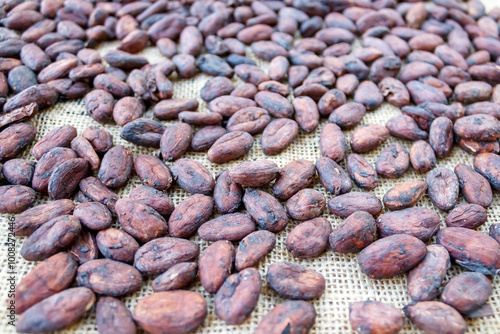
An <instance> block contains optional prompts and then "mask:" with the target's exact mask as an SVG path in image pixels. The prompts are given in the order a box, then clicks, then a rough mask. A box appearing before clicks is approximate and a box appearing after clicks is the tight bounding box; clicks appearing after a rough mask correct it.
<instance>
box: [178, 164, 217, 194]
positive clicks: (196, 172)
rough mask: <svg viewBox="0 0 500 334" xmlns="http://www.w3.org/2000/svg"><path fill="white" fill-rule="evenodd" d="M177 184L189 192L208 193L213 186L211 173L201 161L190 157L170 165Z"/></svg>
mask: <svg viewBox="0 0 500 334" xmlns="http://www.w3.org/2000/svg"><path fill="white" fill-rule="evenodd" d="M172 175H173V177H174V179H175V181H176V182H177V184H178V185H179V186H180V187H181V188H183V189H184V190H186V191H187V192H189V193H191V194H203V195H210V194H211V193H212V192H213V190H214V187H215V180H214V178H213V176H212V174H211V173H210V172H209V171H208V169H206V168H205V167H204V166H203V165H202V164H201V163H199V162H197V161H195V160H192V159H187V158H183V159H179V160H177V161H176V162H175V163H174V165H173V166H172Z"/></svg>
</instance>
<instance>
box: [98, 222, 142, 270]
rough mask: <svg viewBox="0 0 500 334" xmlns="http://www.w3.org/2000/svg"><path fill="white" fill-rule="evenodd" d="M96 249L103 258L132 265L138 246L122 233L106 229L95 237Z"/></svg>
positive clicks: (133, 240) (130, 237)
mask: <svg viewBox="0 0 500 334" xmlns="http://www.w3.org/2000/svg"><path fill="white" fill-rule="evenodd" d="M96 242H97V247H98V248H99V251H100V252H101V254H102V255H104V257H106V258H108V259H111V260H114V261H119V262H125V263H133V262H134V255H135V253H136V252H137V250H138V249H139V244H138V243H137V241H135V239H134V238H132V236H130V235H129V234H127V233H125V232H124V231H121V230H118V229H115V228H108V229H106V230H101V231H99V233H97V236H96Z"/></svg>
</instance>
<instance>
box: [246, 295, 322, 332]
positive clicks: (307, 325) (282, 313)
mask: <svg viewBox="0 0 500 334" xmlns="http://www.w3.org/2000/svg"><path fill="white" fill-rule="evenodd" d="M315 320H316V310H315V309H314V306H313V305H312V304H309V303H307V302H305V301H287V302H284V303H282V304H279V305H277V306H276V307H275V308H273V309H272V310H271V311H270V312H269V313H268V314H266V315H265V316H264V317H263V318H262V320H261V321H260V323H259V325H258V326H257V329H256V331H255V334H265V333H269V332H273V331H275V332H276V333H283V332H287V331H288V333H290V334H300V333H308V332H309V329H311V327H312V326H313V325H314V322H315Z"/></svg>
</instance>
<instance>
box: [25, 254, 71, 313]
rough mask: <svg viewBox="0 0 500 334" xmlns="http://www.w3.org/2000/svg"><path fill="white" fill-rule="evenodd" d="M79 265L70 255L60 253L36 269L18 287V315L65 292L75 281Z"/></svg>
mask: <svg viewBox="0 0 500 334" xmlns="http://www.w3.org/2000/svg"><path fill="white" fill-rule="evenodd" d="M77 267H78V263H77V262H76V260H75V258H74V257H73V256H72V255H70V254H68V253H58V254H56V255H53V256H51V257H49V258H48V259H46V260H45V261H43V262H41V263H40V264H38V265H37V266H36V267H34V268H33V269H32V270H31V271H30V272H29V273H28V274H27V275H26V276H24V277H23V278H22V279H21V281H20V282H19V284H18V285H17V287H16V299H15V302H16V313H17V314H22V313H24V311H26V310H27V309H29V308H30V307H32V306H33V305H35V304H37V303H38V302H40V301H42V300H43V299H45V298H47V297H50V296H52V295H53V294H55V293H58V292H60V291H63V290H65V289H66V288H68V287H69V285H70V284H71V282H72V281H73V279H74V277H75V273H76V269H77Z"/></svg>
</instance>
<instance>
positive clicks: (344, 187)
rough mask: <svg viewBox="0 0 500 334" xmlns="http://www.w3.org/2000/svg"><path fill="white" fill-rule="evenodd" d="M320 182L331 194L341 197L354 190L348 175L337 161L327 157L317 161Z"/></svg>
mask: <svg viewBox="0 0 500 334" xmlns="http://www.w3.org/2000/svg"><path fill="white" fill-rule="evenodd" d="M316 170H317V171H318V176H319V181H320V182H321V184H322V185H323V186H324V187H325V188H326V190H328V191H329V192H331V193H333V194H335V195H340V194H343V193H347V192H349V191H351V189H352V182H351V179H350V178H349V176H348V175H347V173H346V172H345V171H344V170H343V169H342V167H340V166H339V165H338V164H337V163H336V162H335V161H333V160H332V159H330V158H327V157H321V158H319V159H318V160H316Z"/></svg>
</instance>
